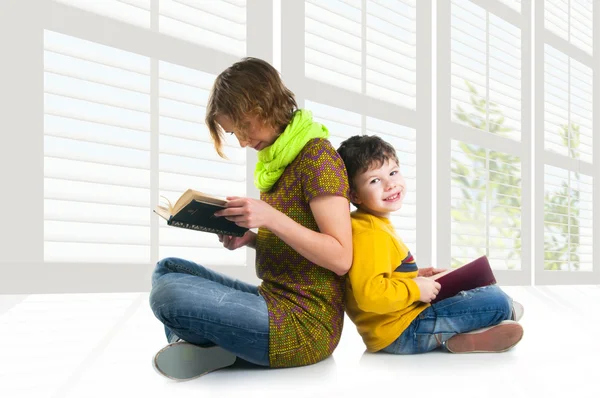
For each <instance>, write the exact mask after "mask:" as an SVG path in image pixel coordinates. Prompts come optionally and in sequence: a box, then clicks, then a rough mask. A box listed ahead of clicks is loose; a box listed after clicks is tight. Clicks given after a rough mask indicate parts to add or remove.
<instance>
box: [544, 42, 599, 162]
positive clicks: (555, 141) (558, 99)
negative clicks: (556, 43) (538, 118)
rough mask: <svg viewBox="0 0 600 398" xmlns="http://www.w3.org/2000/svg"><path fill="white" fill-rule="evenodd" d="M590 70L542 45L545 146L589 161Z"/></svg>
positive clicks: (590, 159) (590, 152)
mask: <svg viewBox="0 0 600 398" xmlns="http://www.w3.org/2000/svg"><path fill="white" fill-rule="evenodd" d="M592 79H593V73H592V69H591V68H589V67H587V66H585V65H583V64H582V63H580V62H578V61H576V60H574V59H572V58H571V57H569V56H567V55H565V54H564V53H562V52H560V51H558V50H556V49H555V48H554V47H552V46H550V45H548V44H546V45H545V46H544V146H545V149H546V150H549V151H552V152H555V153H558V154H561V155H564V156H568V157H572V158H574V159H580V160H583V161H586V162H589V163H591V162H592V155H593V154H592V120H593V115H592V96H593V93H592Z"/></svg>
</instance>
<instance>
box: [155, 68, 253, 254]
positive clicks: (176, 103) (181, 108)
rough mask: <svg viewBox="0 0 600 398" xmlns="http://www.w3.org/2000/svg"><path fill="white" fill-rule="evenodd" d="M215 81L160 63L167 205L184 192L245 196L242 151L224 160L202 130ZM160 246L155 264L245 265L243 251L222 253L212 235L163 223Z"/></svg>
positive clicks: (232, 149) (162, 182)
mask: <svg viewBox="0 0 600 398" xmlns="http://www.w3.org/2000/svg"><path fill="white" fill-rule="evenodd" d="M215 78H216V76H215V75H211V74H208V73H204V72H201V71H197V70H193V69H189V68H184V67H181V66H178V65H174V64H171V63H167V62H160V63H159V110H160V112H159V130H160V135H159V148H160V153H159V193H160V195H163V196H165V197H167V198H168V199H169V200H170V201H171V202H172V203H175V200H176V199H177V198H178V197H179V195H181V193H183V192H184V191H185V190H186V189H188V188H193V189H196V190H199V191H202V192H205V193H207V194H210V195H215V196H218V197H221V198H225V197H226V196H245V195H246V150H245V149H243V148H240V147H239V145H237V143H229V145H227V146H226V147H225V150H224V152H225V154H226V155H227V157H228V158H229V159H228V160H223V159H222V158H220V157H219V156H218V155H217V153H216V151H215V149H214V146H213V144H212V141H211V139H210V134H209V132H208V129H207V128H206V125H205V124H204V116H205V114H206V104H207V101H208V96H209V91H210V88H211V87H212V84H213V82H214V79H215ZM234 141H235V139H234ZM232 144H234V145H235V146H234V145H232ZM159 242H160V246H159V257H160V258H165V257H170V256H177V257H183V258H187V259H190V260H194V261H197V262H199V263H203V264H207V262H210V265H244V264H245V263H246V249H238V250H235V251H227V250H223V246H222V244H221V243H219V241H218V239H217V237H216V236H215V235H214V234H209V233H205V232H198V231H188V230H183V229H180V228H173V227H169V226H168V225H166V224H165V223H163V222H162V221H161V223H160V229H159Z"/></svg>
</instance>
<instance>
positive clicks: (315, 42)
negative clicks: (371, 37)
mask: <svg viewBox="0 0 600 398" xmlns="http://www.w3.org/2000/svg"><path fill="white" fill-rule="evenodd" d="M361 3H362V2H361V0H351V1H343V0H329V1H318V0H307V1H306V2H305V8H304V13H305V19H304V21H305V34H304V37H305V63H304V68H305V74H306V77H309V78H311V79H315V80H318V81H321V82H325V83H329V84H333V85H336V86H338V87H343V88H346V89H348V90H352V91H357V92H361V87H362V86H361V84H362V5H361Z"/></svg>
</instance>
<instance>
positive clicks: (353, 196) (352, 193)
mask: <svg viewBox="0 0 600 398" xmlns="http://www.w3.org/2000/svg"><path fill="white" fill-rule="evenodd" d="M350 201H351V202H352V203H355V204H357V205H359V204H360V203H361V201H360V200H359V199H358V195H357V193H356V191H355V190H354V189H351V190H350Z"/></svg>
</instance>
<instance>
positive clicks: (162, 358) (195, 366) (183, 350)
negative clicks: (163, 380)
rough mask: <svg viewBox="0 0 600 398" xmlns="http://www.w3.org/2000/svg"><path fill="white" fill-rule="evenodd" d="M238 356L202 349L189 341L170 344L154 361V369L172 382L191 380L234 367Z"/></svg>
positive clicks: (207, 348)
mask: <svg viewBox="0 0 600 398" xmlns="http://www.w3.org/2000/svg"><path fill="white" fill-rule="evenodd" d="M235 359H236V356H235V355H234V354H232V353H230V352H229V351H227V350H225V349H223V348H221V347H219V346H213V347H206V348H204V347H200V346H197V345H194V344H190V343H188V342H187V341H178V342H176V343H172V344H169V345H167V346H165V347H164V348H163V349H162V350H160V351H159V352H158V353H157V354H156V355H155V356H154V359H153V361H152V365H153V366H154V369H155V370H156V371H157V372H158V373H159V374H161V375H162V376H165V377H168V378H169V379H172V380H178V381H183V380H191V379H195V378H196V377H200V376H202V375H205V374H207V373H210V372H213V371H215V370H218V369H222V368H226V367H228V366H231V365H233V363H234V362H235Z"/></svg>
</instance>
